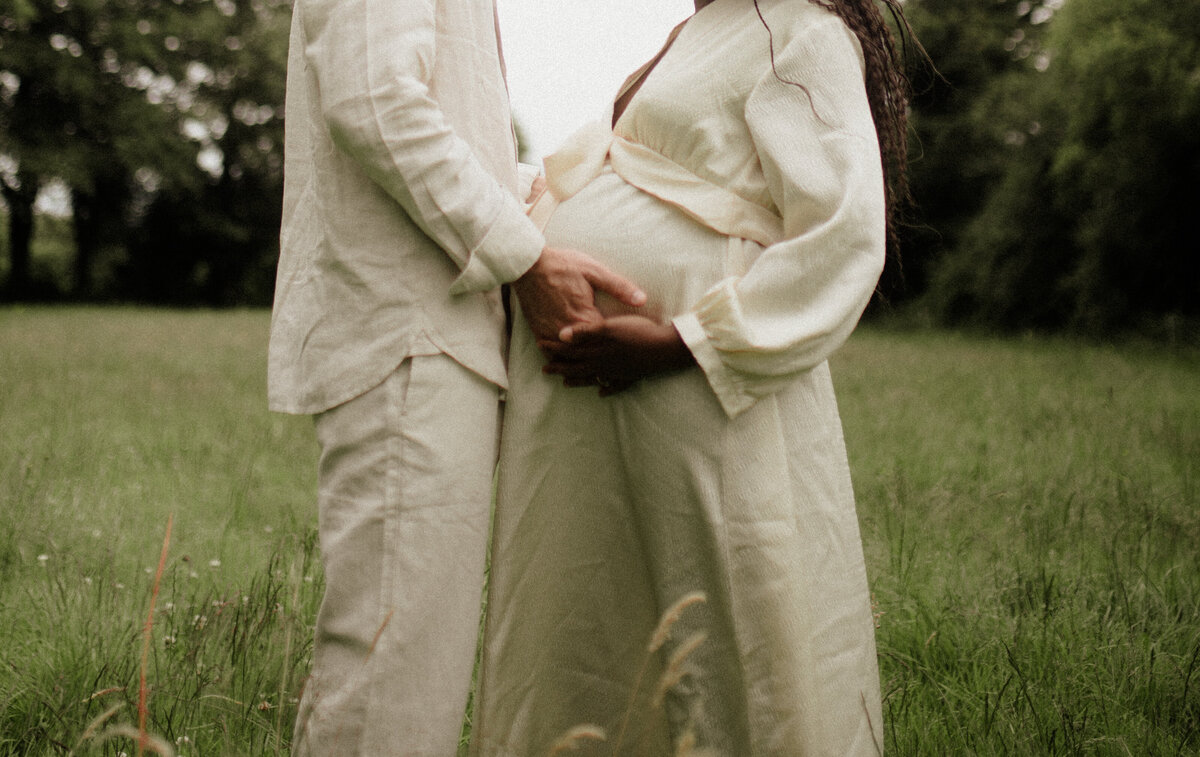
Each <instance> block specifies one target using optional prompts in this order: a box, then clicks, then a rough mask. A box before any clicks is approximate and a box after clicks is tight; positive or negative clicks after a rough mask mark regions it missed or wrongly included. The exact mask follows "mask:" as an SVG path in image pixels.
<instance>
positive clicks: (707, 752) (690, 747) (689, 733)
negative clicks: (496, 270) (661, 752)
mask: <svg viewBox="0 0 1200 757" xmlns="http://www.w3.org/2000/svg"><path fill="white" fill-rule="evenodd" d="M675 757H717V752H716V750H714V749H709V748H707V747H697V746H696V732H695V731H694V730H693V729H692V727H691V726H688V729H687V730H686V731H684V732H683V735H682V736H680V737H679V743H678V744H676V745H675Z"/></svg>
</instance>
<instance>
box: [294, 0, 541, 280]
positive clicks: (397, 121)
mask: <svg viewBox="0 0 1200 757" xmlns="http://www.w3.org/2000/svg"><path fill="white" fill-rule="evenodd" d="M452 1H454V2H458V1H460V0H452ZM295 12H296V13H302V14H303V17H302V19H301V23H302V24H303V28H304V45H305V49H304V59H305V62H306V64H307V65H308V66H309V67H310V68H311V70H312V71H313V72H314V73H315V75H316V78H317V82H318V88H319V91H320V97H321V104H320V108H321V113H322V115H323V117H324V119H325V122H326V125H327V126H328V128H329V132H330V134H331V136H332V139H333V141H334V143H335V144H336V145H337V146H338V148H339V149H341V150H343V151H344V152H345V153H347V154H348V155H349V156H350V157H351V158H352V159H353V160H354V161H355V162H356V163H357V164H358V165H359V166H361V168H362V170H363V171H364V172H365V173H366V174H367V176H369V177H370V178H371V179H372V180H373V181H375V182H376V183H377V184H378V185H379V186H380V187H382V188H383V189H384V190H385V191H386V192H387V193H388V194H389V195H390V196H391V197H392V198H394V199H395V201H396V202H397V203H399V204H400V205H401V207H403V209H404V210H405V212H406V213H408V215H409V216H410V217H411V218H412V219H413V221H414V222H415V223H416V224H417V226H419V227H420V228H421V230H422V231H424V232H425V233H426V234H427V235H429V237H431V238H432V239H433V240H434V241H436V242H437V243H438V244H439V245H440V246H441V247H442V249H443V250H445V251H446V254H447V255H449V256H450V257H451V258H452V259H453V260H454V262H455V263H456V264H457V265H458V267H459V268H460V269H461V271H462V272H461V274H460V275H459V276H458V278H457V279H456V280H455V282H454V283H453V285H452V286H451V290H450V291H451V293H454V294H458V293H462V292H469V291H483V290H487V289H491V288H493V287H495V286H497V285H499V284H501V283H504V282H507V281H511V280H513V279H515V278H517V277H519V276H520V275H521V274H522V273H524V272H525V271H526V270H527V269H528V268H529V267H530V266H531V265H532V264H533V263H534V261H536V260H537V258H538V255H539V254H540V253H541V250H542V247H543V246H544V240H543V238H542V235H541V233H540V232H539V231H538V230H537V228H536V227H534V226H533V224H532V223H531V222H530V221H529V219H528V218H526V217H525V215H524V213H523V212H522V207H521V204H520V202H519V201H518V199H517V198H516V197H514V196H513V195H512V194H511V193H510V192H509V191H507V190H506V189H504V188H503V187H502V186H500V184H499V183H498V182H497V181H496V180H495V178H494V177H493V176H492V175H491V174H490V173H488V171H487V170H486V169H485V168H484V167H483V165H482V164H481V163H480V161H479V160H478V159H477V157H476V156H475V155H474V153H473V152H472V150H471V147H470V146H469V145H468V144H467V143H466V142H465V141H464V140H463V139H462V138H460V137H459V136H457V135H456V134H455V132H454V130H453V129H452V128H451V126H450V124H449V123H448V122H447V119H446V117H445V114H444V113H443V112H442V110H441V109H440V107H439V105H438V103H437V101H436V100H435V99H434V98H433V97H432V96H431V94H430V88H429V82H430V79H431V76H432V72H433V64H434V56H435V55H436V54H437V50H436V43H437V26H436V13H437V0H299V1H298V2H297V3H296V5H295Z"/></svg>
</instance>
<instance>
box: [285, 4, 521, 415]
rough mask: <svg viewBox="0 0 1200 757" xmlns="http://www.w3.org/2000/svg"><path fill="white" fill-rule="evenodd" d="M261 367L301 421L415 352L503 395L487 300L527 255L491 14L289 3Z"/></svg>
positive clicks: (442, 7) (500, 347) (497, 318)
mask: <svg viewBox="0 0 1200 757" xmlns="http://www.w3.org/2000/svg"><path fill="white" fill-rule="evenodd" d="M286 115H287V119H286V129H285V132H286V133H285V139H286V146H285V165H284V207H283V226H282V230H281V234H280V248H281V250H280V260H279V269H278V274H277V280H276V288H275V307H274V311H273V316H272V324H271V342H270V349H269V356H268V372H269V377H268V378H269V383H268V393H269V399H270V405H271V407H272V409H275V410H279V411H283V412H290V413H316V412H320V411H322V410H327V409H329V408H330V407H333V406H335V405H337V404H339V403H341V402H344V401H345V400H347V399H350V398H351V397H354V396H357V395H359V394H361V393H363V392H364V391H366V390H367V389H369V388H370V387H372V386H375V385H376V384H378V383H379V382H380V381H382V380H383V378H384V377H385V376H387V375H388V374H389V373H390V372H391V371H392V370H393V369H394V368H395V367H396V366H397V365H398V364H399V363H400V361H401V360H403V359H404V358H405V357H406V356H408V355H413V354H419V353H422V352H428V351H429V350H430V349H431V348H433V349H436V350H438V351H442V352H445V353H447V354H449V355H451V356H453V357H454V358H455V359H456V360H458V361H459V362H460V363H462V364H463V365H465V366H466V367H468V368H470V369H471V370H472V371H475V372H476V373H478V374H480V375H481V376H483V377H484V378H486V379H488V380H489V381H491V382H493V383H495V384H497V385H499V386H503V385H504V383H505V370H504V357H503V351H504V316H503V309H502V308H501V306H500V302H499V295H498V291H497V287H498V286H499V285H500V284H501V283H504V282H507V281H511V280H513V279H515V278H517V277H518V276H520V275H521V274H522V273H524V271H525V270H527V269H528V268H529V266H531V265H532V264H533V262H534V261H535V260H536V259H537V257H538V255H539V254H540V253H541V249H542V247H543V246H544V240H543V239H542V235H541V234H540V233H539V231H538V230H537V228H536V227H534V225H533V224H532V223H531V222H530V221H529V219H528V218H527V217H526V216H525V214H524V212H523V211H524V208H523V207H522V204H521V203H520V202H519V201H518V199H517V191H518V178H517V158H516V141H515V138H514V135H513V130H512V121H511V116H510V111H509V102H508V93H507V90H506V88H505V83H504V70H503V62H502V60H501V58H500V52H499V38H498V34H497V31H496V17H495V7H494V5H493V1H492V0H299V1H298V2H297V3H296V5H295V8H294V11H293V23H292V34H291V42H290V48H289V59H288V86H287V114H286Z"/></svg>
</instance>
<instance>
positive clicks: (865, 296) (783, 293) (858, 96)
mask: <svg viewBox="0 0 1200 757" xmlns="http://www.w3.org/2000/svg"><path fill="white" fill-rule="evenodd" d="M775 67H776V70H777V71H778V73H779V77H782V78H783V79H785V80H788V81H791V82H797V83H799V84H802V85H803V86H804V88H805V89H807V93H806V92H805V91H804V90H803V89H800V88H799V87H797V86H795V85H793V84H788V83H785V82H783V81H780V79H779V78H777V77H776V76H775V74H774V73H772V72H771V70H770V68H769V67H768V69H767V73H766V75H765V76H763V77H762V78H761V79H760V80H759V81H758V83H757V84H756V85H755V87H754V89H753V91H752V92H751V94H750V95H749V98H748V99H747V102H746V106H745V118H746V123H747V126H748V127H749V132H750V134H751V138H752V139H753V142H754V147H755V149H756V151H757V153H758V157H759V161H760V162H761V165H762V170H763V173H764V175H765V177H766V180H767V184H768V187H769V190H770V194H771V198H772V200H773V201H774V203H775V205H776V207H777V208H778V210H779V212H780V215H781V216H782V218H783V237H782V240H781V241H779V242H777V243H775V244H772V245H771V246H769V247H767V248H765V249H763V250H762V252H761V254H760V255H759V256H758V257H757V259H755V260H754V262H753V263H752V264H751V265H750V267H749V269H748V270H747V271H746V272H745V274H744V275H742V276H738V277H731V278H727V279H725V280H723V281H721V282H719V283H718V284H716V285H715V286H714V287H713V288H712V289H710V290H709V291H708V292H707V293H706V294H705V295H704V296H703V297H702V298H701V300H700V301H699V303H698V304H697V305H696V307H695V308H693V309H692V310H691V311H690V312H689V313H685V314H683V315H680V316H678V317H676V318H675V319H674V324H675V326H676V328H677V329H678V331H679V333H680V335H681V336H682V337H683V340H684V342H686V343H687V345H688V347H689V349H690V350H691V351H692V354H693V355H694V356H695V358H696V360H697V362H698V363H699V364H700V367H701V368H702V369H703V370H704V372H705V374H706V376H707V378H708V381H709V384H710V385H711V386H712V388H713V390H714V392H715V393H716V394H717V397H718V398H719V399H720V402H721V405H722V407H723V408H724V409H725V412H726V413H727V414H728V415H729V416H730V417H732V416H735V415H737V414H738V413H740V412H742V411H743V410H745V409H746V408H748V407H750V406H751V405H752V404H754V402H755V401H756V400H758V398H760V397H763V396H766V395H768V394H770V393H772V392H774V391H776V390H778V389H780V388H781V387H782V386H784V385H785V384H786V383H788V382H789V381H790V380H792V379H793V378H794V377H795V376H797V375H798V374H801V373H803V372H804V371H807V370H810V369H812V368H813V367H815V366H817V365H819V364H820V363H821V362H822V361H824V360H825V359H826V358H828V357H829V355H830V354H831V353H832V352H833V351H834V350H835V349H837V348H838V347H839V346H840V345H841V344H842V343H843V342H844V341H845V340H846V338H847V337H848V336H849V335H850V332H851V331H853V329H854V327H855V325H856V324H857V322H858V319H859V317H860V316H861V315H862V311H863V309H864V308H865V307H866V305H867V302H868V301H869V300H870V297H871V293H872V292H873V291H874V288H875V285H876V283H877V282H878V279H879V274H880V272H881V271H882V269H883V261H884V255H885V246H886V242H885V238H886V233H885V201H884V189H883V174H882V169H881V166H880V157H879V148H878V143H877V140H876V136H875V127H874V123H873V121H872V120H871V112H870V107H869V105H868V102H867V97H866V91H865V88H864V85H863V63H862V58H861V53H860V51H859V47H858V42H857V40H856V39H855V38H854V37H853V35H852V33H851V32H850V31H849V30H848V29H847V28H846V27H845V26H844V25H843V24H842V22H841V21H840V20H839V19H837V18H835V17H833V16H830V17H829V18H828V19H827V21H823V22H821V23H819V24H818V25H816V26H815V27H813V28H810V29H808V30H807V31H805V32H803V33H802V34H800V35H798V36H796V37H795V38H793V39H791V40H789V41H788V42H787V44H786V45H785V46H782V48H779V47H777V49H776V55H775ZM810 97H811V101H810Z"/></svg>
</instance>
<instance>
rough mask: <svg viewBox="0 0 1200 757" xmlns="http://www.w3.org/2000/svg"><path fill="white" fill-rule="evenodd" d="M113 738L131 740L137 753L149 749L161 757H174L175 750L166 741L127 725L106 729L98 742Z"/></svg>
mask: <svg viewBox="0 0 1200 757" xmlns="http://www.w3.org/2000/svg"><path fill="white" fill-rule="evenodd" d="M114 738H127V739H133V740H134V741H136V742H137V744H138V753H141V751H142V749H143V748H145V749H149V750H150V751H151V752H154V753H155V754H157V755H161V757H175V749H174V747H172V746H171V745H170V744H169V743H167V741H166V740H165V739H163V738H161V737H158V736H153V735H151V734H148V733H146V732H145V731H143V730H142V729H140V728H133V727H131V726H127V725H115V726H113V727H112V728H109V729H106V730H105V731H104V733H102V734H100V736H99V738H98V740H99V741H108V740H109V739H114Z"/></svg>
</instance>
